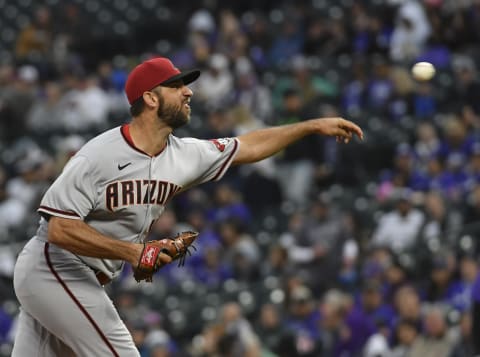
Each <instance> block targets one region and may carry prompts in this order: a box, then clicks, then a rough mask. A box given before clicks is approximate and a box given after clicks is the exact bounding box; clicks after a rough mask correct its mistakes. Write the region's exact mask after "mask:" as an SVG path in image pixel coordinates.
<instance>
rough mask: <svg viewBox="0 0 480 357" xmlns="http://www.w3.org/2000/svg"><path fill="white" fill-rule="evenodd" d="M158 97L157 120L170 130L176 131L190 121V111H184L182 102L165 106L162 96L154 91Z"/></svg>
mask: <svg viewBox="0 0 480 357" xmlns="http://www.w3.org/2000/svg"><path fill="white" fill-rule="evenodd" d="M154 93H155V94H156V95H157V97H158V102H159V105H158V110H157V116H158V119H159V120H160V121H161V122H163V123H165V124H166V125H168V126H169V127H171V128H172V129H177V128H180V127H182V126H184V125H185V124H187V123H188V122H189V121H190V111H189V110H188V111H186V112H185V110H184V105H185V104H184V103H183V102H182V103H181V104H180V105H174V104H167V103H165V98H164V96H163V95H162V94H161V93H160V92H157V91H155V92H154Z"/></svg>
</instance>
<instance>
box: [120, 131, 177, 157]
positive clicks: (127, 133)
mask: <svg viewBox="0 0 480 357" xmlns="http://www.w3.org/2000/svg"><path fill="white" fill-rule="evenodd" d="M120 132H121V133H122V136H123V138H124V139H125V141H126V142H127V144H128V145H130V147H131V148H132V149H134V150H136V151H139V152H141V153H142V154H144V155H147V156H149V157H151V156H152V155H150V154H147V153H146V152H145V151H143V150H142V149H139V148H138V147H137V146H135V143H134V142H133V139H132V135H130V124H123V125H122V126H121V127H120ZM167 145H168V142H167V143H166V144H165V146H164V147H163V148H162V150H160V151H159V152H157V153H156V154H155V155H153V157H155V156H158V155H160V154H161V153H162V152H163V150H165V148H166V147H167Z"/></svg>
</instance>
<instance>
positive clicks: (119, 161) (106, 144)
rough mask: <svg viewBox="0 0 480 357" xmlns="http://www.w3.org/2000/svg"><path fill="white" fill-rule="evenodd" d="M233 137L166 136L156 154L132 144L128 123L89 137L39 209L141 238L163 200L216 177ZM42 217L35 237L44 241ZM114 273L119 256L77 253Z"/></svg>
mask: <svg viewBox="0 0 480 357" xmlns="http://www.w3.org/2000/svg"><path fill="white" fill-rule="evenodd" d="M238 147H239V142H238V140H237V139H235V138H223V139H214V140H199V139H194V138H177V137H175V136H174V135H170V136H169V137H168V141H167V145H166V147H165V148H164V149H163V151H161V152H160V153H158V154H157V155H155V156H149V155H148V154H146V153H145V152H143V151H142V150H140V149H138V148H137V147H135V145H134V143H133V141H132V139H131V137H130V133H129V126H128V125H123V126H121V127H117V128H114V129H111V130H108V131H106V132H105V133H103V134H101V135H99V136H97V137H95V138H93V139H92V140H91V141H89V142H88V143H87V144H85V145H84V146H83V147H82V148H81V149H80V150H79V151H78V152H77V153H76V155H75V156H73V157H72V158H71V159H70V161H69V162H68V163H67V165H66V166H65V168H64V169H63V172H62V173H61V174H60V175H59V177H58V178H57V179H56V181H55V182H54V183H53V184H52V186H51V187H50V188H49V190H48V191H47V192H46V193H45V195H44V197H43V199H42V201H41V204H40V208H39V209H38V212H39V213H40V214H41V215H42V216H45V215H52V216H58V217H64V218H72V219H82V220H84V221H85V222H86V223H87V224H89V225H90V226H92V227H93V228H95V229H96V230H98V231H99V232H100V233H102V234H105V235H107V236H110V237H113V238H116V239H120V240H123V241H128V242H141V241H143V240H144V239H145V237H146V236H147V235H148V231H149V229H150V227H151V225H152V223H153V222H154V221H155V220H156V219H157V218H158V217H159V216H160V214H161V213H162V212H163V210H164V208H165V205H166V204H167V202H168V201H169V200H170V199H171V198H172V197H173V196H174V195H175V194H177V193H178V192H180V191H182V190H185V189H187V188H189V187H192V186H194V185H198V184H200V183H203V182H206V181H215V180H218V179H220V178H221V177H222V176H223V175H224V174H225V172H226V170H227V169H228V167H229V166H230V165H231V163H232V161H233V158H234V156H235V154H236V152H237V151H238ZM47 225H48V222H47V220H46V219H44V218H42V219H41V222H40V227H39V229H38V231H37V236H38V237H39V238H40V239H42V240H45V241H47ZM79 258H80V259H82V260H83V261H84V262H85V263H86V264H87V265H89V266H91V267H92V268H94V269H97V270H100V271H102V272H104V273H105V274H107V275H108V276H109V277H111V278H113V277H115V276H117V275H118V274H119V273H120V271H121V269H122V267H123V261H120V260H107V259H98V258H90V257H83V256H81V257H79Z"/></svg>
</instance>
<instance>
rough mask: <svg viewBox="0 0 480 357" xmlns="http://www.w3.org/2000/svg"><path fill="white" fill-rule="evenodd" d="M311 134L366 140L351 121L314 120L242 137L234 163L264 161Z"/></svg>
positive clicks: (346, 141)
mask: <svg viewBox="0 0 480 357" xmlns="http://www.w3.org/2000/svg"><path fill="white" fill-rule="evenodd" d="M311 134H319V135H325V136H335V137H336V138H337V140H339V141H343V142H345V143H348V142H349V141H350V140H351V138H352V136H353V135H354V134H355V135H357V136H358V137H359V138H360V139H363V132H362V129H360V127H358V126H357V125H356V124H354V123H352V122H351V121H348V120H345V119H342V118H318V119H311V120H307V121H303V122H300V123H295V124H288V125H282V126H276V127H271V128H266V129H260V130H255V131H252V132H250V133H247V134H244V135H240V136H239V137H238V140H239V141H240V148H239V152H238V154H237V155H236V157H235V159H234V161H233V163H234V164H245V163H251V162H257V161H260V160H263V159H265V158H267V157H270V156H272V155H274V154H276V153H277V152H279V151H281V150H282V149H284V148H286V147H287V146H289V145H291V144H293V143H294V142H296V141H298V140H301V139H302V138H303V137H305V136H307V135H311Z"/></svg>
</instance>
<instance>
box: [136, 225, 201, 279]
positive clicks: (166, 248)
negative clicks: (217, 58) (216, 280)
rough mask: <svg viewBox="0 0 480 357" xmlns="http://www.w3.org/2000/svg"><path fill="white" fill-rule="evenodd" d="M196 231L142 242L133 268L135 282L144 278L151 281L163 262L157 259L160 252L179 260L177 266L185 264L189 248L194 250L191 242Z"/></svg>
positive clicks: (195, 236) (195, 235) (189, 253)
mask: <svg viewBox="0 0 480 357" xmlns="http://www.w3.org/2000/svg"><path fill="white" fill-rule="evenodd" d="M197 236H198V233H197V232H182V233H179V234H177V236H176V237H173V238H164V239H160V240H152V241H148V242H145V243H143V250H142V254H141V256H140V260H139V262H138V266H137V267H136V268H134V270H133V276H134V278H135V280H136V281H137V282H140V281H142V280H145V281H147V282H150V283H151V282H152V280H153V274H155V273H156V272H157V271H158V270H159V269H160V268H161V267H162V266H163V265H164V264H163V263H162V262H161V260H160V259H159V255H160V253H164V254H167V255H169V256H170V257H171V258H172V260H179V262H178V266H182V265H183V264H185V258H186V256H187V254H188V255H191V252H190V248H193V249H194V250H196V248H195V246H193V245H192V243H193V242H194V241H195V239H196V238H197Z"/></svg>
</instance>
